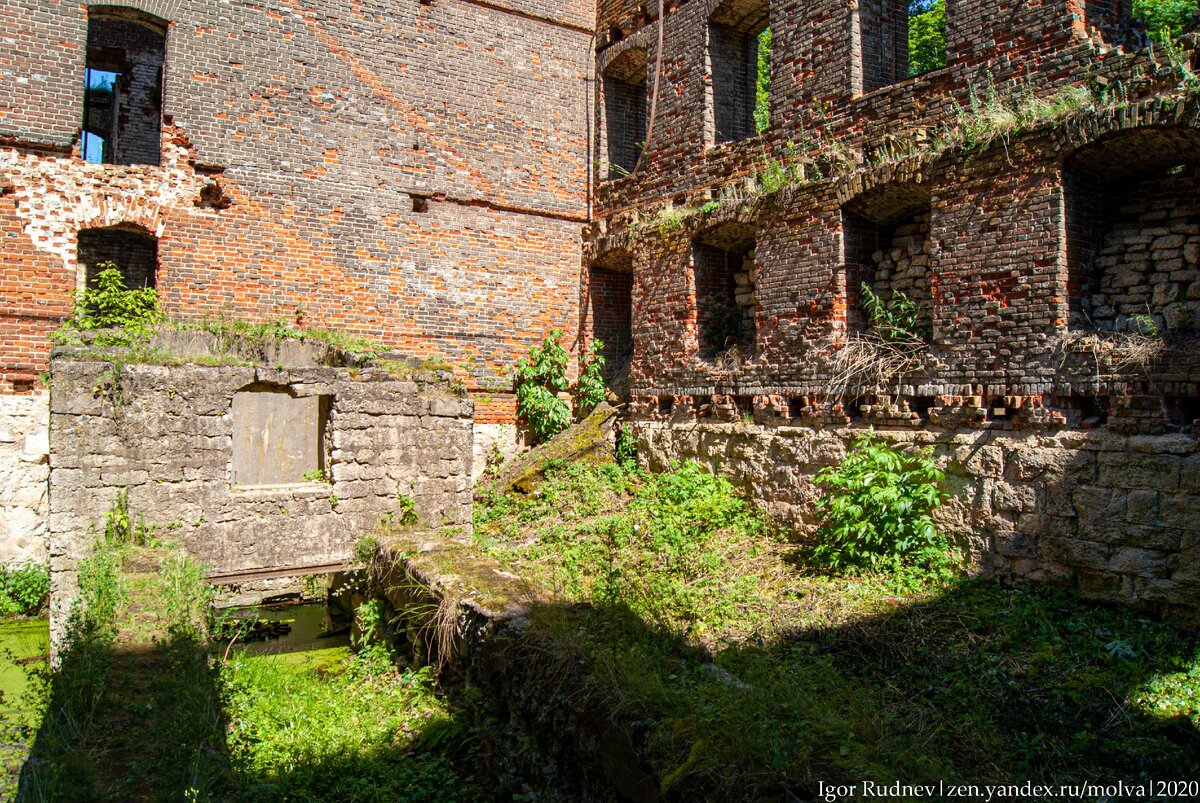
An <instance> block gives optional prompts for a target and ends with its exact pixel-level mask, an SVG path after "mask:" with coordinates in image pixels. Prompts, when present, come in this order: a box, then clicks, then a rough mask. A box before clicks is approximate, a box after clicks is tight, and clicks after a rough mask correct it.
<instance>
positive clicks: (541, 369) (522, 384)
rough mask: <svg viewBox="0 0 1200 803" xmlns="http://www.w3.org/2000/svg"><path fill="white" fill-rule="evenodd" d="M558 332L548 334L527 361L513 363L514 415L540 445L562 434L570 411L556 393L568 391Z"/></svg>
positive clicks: (564, 352) (565, 362)
mask: <svg viewBox="0 0 1200 803" xmlns="http://www.w3.org/2000/svg"><path fill="white" fill-rule="evenodd" d="M562 334H563V333H562V330H561V329H554V330H551V332H550V335H549V336H548V337H547V338H546V340H545V341H544V342H543V343H542V345H541V346H534V347H533V348H532V349H530V351H529V357H528V358H524V357H523V358H521V359H519V360H517V365H516V368H515V369H514V374H515V379H516V389H517V415H518V416H519V417H520V418H521V420H522V421H524V422H525V424H526V426H528V427H529V430H530V432H532V433H533V437H534V441H535V442H537V443H540V442H542V441H545V440H548V439H550V438H551V437H553V436H554V435H556V434H558V433H559V432H562V431H563V430H564V429H566V428H567V426H568V425H569V424H570V423H571V411H570V409H569V408H568V407H567V402H566V401H565V400H563V399H561V398H559V395H558V394H559V393H562V392H563V391H565V390H566V389H567V387H568V384H569V383H568V381H567V360H568V357H567V352H566V350H565V349H564V348H563V347H562V346H560V345H559V343H558V341H559V340H560V339H561V338H562Z"/></svg>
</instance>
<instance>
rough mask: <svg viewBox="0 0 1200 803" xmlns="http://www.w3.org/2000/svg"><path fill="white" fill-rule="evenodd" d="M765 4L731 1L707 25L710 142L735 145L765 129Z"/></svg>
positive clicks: (767, 58)
mask: <svg viewBox="0 0 1200 803" xmlns="http://www.w3.org/2000/svg"><path fill="white" fill-rule="evenodd" d="M768 13H769V8H768V4H767V3H766V2H765V0H751V2H746V0H727V1H726V2H725V3H723V4H722V5H721V6H720V7H718V9H717V10H716V12H714V13H713V15H712V17H711V18H710V19H709V23H708V65H707V66H708V75H709V79H710V80H709V87H708V89H709V103H708V108H709V114H708V117H709V119H708V131H707V132H706V134H707V137H706V139H707V141H708V142H710V143H720V142H731V141H734V140H738V139H743V138H745V137H748V136H751V135H753V134H755V133H758V132H761V131H763V130H765V129H766V127H767V125H768V123H769V100H770V85H771V32H770V29H769V28H768V27H767V22H768Z"/></svg>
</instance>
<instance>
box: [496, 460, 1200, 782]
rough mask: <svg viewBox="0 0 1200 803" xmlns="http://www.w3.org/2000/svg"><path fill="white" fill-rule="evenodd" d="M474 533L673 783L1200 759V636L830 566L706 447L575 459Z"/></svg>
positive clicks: (1178, 773)
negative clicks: (655, 463)
mask: <svg viewBox="0 0 1200 803" xmlns="http://www.w3.org/2000/svg"><path fill="white" fill-rule="evenodd" d="M476 533H477V538H478V539H479V540H480V541H481V543H482V544H483V545H484V546H485V548H486V549H487V550H488V551H489V552H491V554H493V555H494V556H496V557H498V558H500V559H501V560H502V561H504V562H505V563H507V564H508V565H509V566H510V567H511V568H512V569H514V570H515V571H518V572H520V573H521V574H523V575H525V576H527V577H530V578H532V579H537V580H540V581H541V582H542V583H543V584H544V585H547V586H549V587H551V588H554V589H557V590H558V592H559V594H560V595H561V597H562V601H561V603H560V604H552V605H548V606H543V608H542V609H541V610H538V611H535V612H534V614H533V621H534V623H535V627H539V628H541V629H542V631H543V633H544V634H545V635H547V636H548V637H549V639H550V641H551V642H552V643H555V644H557V645H559V647H558V649H559V650H560V651H561V653H562V656H561V657H562V658H563V660H564V661H567V662H570V663H571V664H572V665H576V666H585V667H587V671H588V672H589V673H590V675H591V677H592V678H593V679H594V680H595V681H596V686H597V688H599V689H601V690H602V691H601V692H599V693H602V694H604V695H605V696H606V698H607V699H606V704H607V705H609V706H611V707H612V708H613V709H614V710H615V711H617V712H618V713H621V714H624V715H625V716H626V717H627V718H628V719H629V720H632V721H638V722H641V723H643V724H644V727H645V728H646V730H647V735H646V745H645V746H646V754H647V756H648V758H649V760H650V762H651V763H652V764H653V766H654V768H655V769H656V770H657V773H658V776H659V778H660V779H661V783H662V786H663V791H664V792H665V793H667V795H668V797H670V798H673V799H698V798H705V799H727V800H744V799H783V798H788V797H789V795H792V796H796V797H799V798H801V799H807V798H810V797H811V796H812V795H814V794H815V793H816V791H817V786H818V783H820V782H824V783H835V782H860V781H862V780H863V779H875V780H877V781H895V780H900V781H902V782H906V783H919V782H922V781H925V782H936V781H938V780H959V781H963V782H975V783H988V782H993V783H1011V782H1014V781H1017V780H1032V781H1037V782H1054V783H1058V782H1063V783H1066V782H1071V781H1076V780H1095V779H1098V778H1106V779H1113V780H1116V779H1119V778H1121V779H1127V780H1135V779H1138V778H1144V777H1149V776H1153V777H1163V778H1168V777H1171V778H1187V777H1195V776H1196V773H1197V772H1200V750H1198V745H1200V736H1198V735H1197V733H1198V731H1197V728H1198V726H1200V699H1198V695H1200V690H1198V686H1197V679H1198V678H1200V663H1198V660H1200V640H1198V639H1197V638H1196V637H1195V636H1186V635H1183V634H1181V633H1178V632H1176V631H1173V630H1171V629H1169V628H1167V627H1165V626H1163V625H1161V624H1157V623H1154V622H1151V621H1147V620H1144V619H1140V618H1138V617H1137V616H1135V615H1134V614H1132V613H1130V612H1127V611H1113V610H1107V609H1103V608H1097V607H1093V606H1089V605H1087V604H1085V603H1082V602H1080V601H1078V600H1077V599H1076V598H1075V597H1074V596H1073V595H1072V594H1070V593H1068V592H1066V591H1059V590H1053V589H1044V590H1040V591H1013V590H1007V589H1004V588H1001V587H1000V586H998V585H997V584H995V583H994V582H991V581H988V580H983V579H972V578H968V577H965V576H958V575H947V574H946V573H944V572H939V573H932V574H925V573H921V572H920V571H917V570H912V569H901V570H900V571H899V572H896V573H880V574H859V575H854V576H850V577H839V578H831V577H827V576H823V575H822V574H820V573H819V572H818V571H817V570H815V569H813V568H811V567H810V566H809V565H808V564H807V562H806V557H805V554H804V551H803V550H801V549H799V548H797V547H795V546H792V545H789V544H787V543H786V542H784V541H782V540H781V539H780V538H779V537H778V536H775V535H773V534H772V533H771V532H770V529H769V527H768V526H767V525H766V524H765V522H764V521H763V519H762V517H761V516H760V515H759V514H758V513H757V512H755V511H754V510H753V509H752V508H751V507H750V506H748V505H747V504H745V503H743V502H741V501H740V500H738V499H737V497H736V496H735V495H734V494H733V493H732V491H731V489H730V487H729V486H728V484H727V483H725V482H724V481H722V480H716V479H713V478H708V477H706V476H705V475H704V473H703V472H702V471H701V470H700V469H699V468H697V467H695V466H685V467H683V468H681V469H677V470H676V471H673V472H669V473H667V474H664V475H659V476H651V475H646V474H643V473H641V472H637V471H632V472H630V471H623V470H621V469H618V468H616V467H615V466H607V467H604V466H602V467H598V468H587V467H580V466H569V467H562V468H561V469H560V470H559V471H558V472H556V473H552V475H551V476H550V478H549V480H548V482H547V483H546V484H545V485H543V486H542V488H541V492H540V493H539V494H537V495H535V496H532V497H526V498H520V497H514V496H502V497H491V498H489V499H485V500H483V501H482V502H481V503H480V504H478V506H477V515H476ZM578 603H586V604H585V605H582V606H580V605H579V604H578ZM566 611H570V612H571V613H570V615H563V614H564V612H566Z"/></svg>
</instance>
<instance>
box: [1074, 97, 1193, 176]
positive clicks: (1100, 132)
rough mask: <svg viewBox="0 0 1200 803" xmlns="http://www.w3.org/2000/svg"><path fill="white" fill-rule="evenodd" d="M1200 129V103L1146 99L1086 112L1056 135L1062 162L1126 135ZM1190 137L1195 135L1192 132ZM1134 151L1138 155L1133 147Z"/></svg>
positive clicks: (1155, 135)
mask: <svg viewBox="0 0 1200 803" xmlns="http://www.w3.org/2000/svg"><path fill="white" fill-rule="evenodd" d="M1172 131H1174V132H1188V131H1190V132H1200V105H1198V104H1195V103H1180V102H1176V103H1166V102H1164V101H1162V100H1159V99H1151V100H1145V101H1142V102H1141V103H1138V104H1136V105H1133V106H1128V107H1125V108H1121V109H1108V110H1106V111H1104V112H1102V113H1100V114H1097V115H1084V116H1080V117H1077V118H1075V119H1073V120H1070V121H1068V122H1066V123H1065V124H1063V126H1062V127H1061V128H1060V129H1059V130H1058V132H1057V134H1056V137H1055V138H1056V140H1057V142H1056V145H1057V146H1058V152H1059V153H1060V154H1062V161H1063V162H1068V161H1070V160H1072V159H1075V158H1076V157H1077V156H1078V155H1079V153H1080V152H1081V151H1082V150H1084V149H1085V148H1088V147H1091V146H1096V145H1100V144H1102V143H1104V142H1106V141H1113V142H1115V141H1118V140H1120V139H1122V138H1123V137H1126V136H1148V137H1150V138H1156V137H1158V136H1160V135H1161V134H1162V133H1163V132H1172ZM1187 136H1194V134H1189V135H1187ZM1133 154H1134V155H1135V156H1137V155H1138V153H1137V151H1136V150H1134V151H1133Z"/></svg>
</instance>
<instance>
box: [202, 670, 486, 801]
mask: <svg viewBox="0 0 1200 803" xmlns="http://www.w3.org/2000/svg"><path fill="white" fill-rule="evenodd" d="M222 681H223V682H222V688H223V699H224V705H225V710H226V711H227V712H228V716H229V738H228V744H229V751H230V759H231V762H232V765H233V771H234V773H235V776H236V782H235V783H234V784H233V785H232V786H231V788H230V789H229V790H227V792H226V794H230V793H231V792H236V797H237V799H245V800H312V801H324V800H354V801H364V802H366V801H379V803H391V801H397V800H405V801H422V800H428V801H453V800H478V799H481V798H483V797H485V795H484V794H483V792H482V789H481V787H480V786H478V785H477V783H476V781H475V779H474V778H473V777H471V776H470V775H469V774H465V773H463V772H461V771H460V769H459V767H460V766H462V764H463V761H464V760H467V759H469V758H470V756H471V750H472V742H471V741H470V735H469V729H467V728H466V727H465V726H462V725H460V724H459V723H458V721H457V720H456V719H455V718H454V717H453V716H452V715H451V714H450V713H449V712H448V710H447V708H446V705H445V703H444V702H443V701H442V700H440V699H439V698H438V697H437V695H436V693H435V690H434V683H433V678H432V672H431V670H430V669H428V668H425V669H422V670H418V671H413V670H404V671H399V670H396V669H394V668H393V667H392V666H391V665H390V663H388V662H387V661H382V662H381V661H379V660H374V661H371V660H367V659H363V658H359V657H356V656H351V655H349V654H348V653H347V651H346V650H344V649H335V650H326V651H322V652H321V653H315V654H311V655H307V656H305V655H303V654H301V655H279V656H271V655H239V656H237V657H235V658H234V659H233V660H232V661H231V662H230V663H229V665H228V666H227V667H226V668H225V669H224V670H223V673H222Z"/></svg>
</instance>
